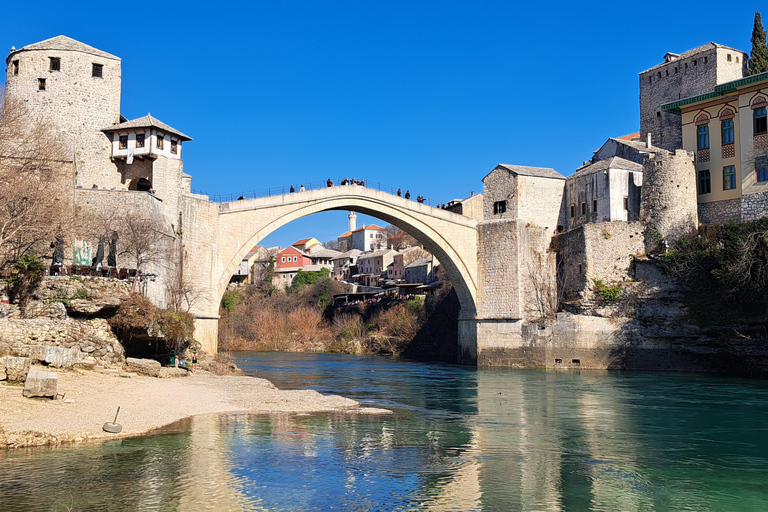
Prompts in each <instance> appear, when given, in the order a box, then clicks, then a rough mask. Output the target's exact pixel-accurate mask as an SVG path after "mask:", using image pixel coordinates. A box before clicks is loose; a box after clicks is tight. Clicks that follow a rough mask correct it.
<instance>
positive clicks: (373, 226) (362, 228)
mask: <svg viewBox="0 0 768 512" xmlns="http://www.w3.org/2000/svg"><path fill="white" fill-rule="evenodd" d="M364 229H376V230H379V231H386V229H384V228H380V227H379V226H377V225H376V224H369V225H368V226H363V227H361V228H357V229H356V230H354V231H353V233H357V232H358V231H362V230H364Z"/></svg>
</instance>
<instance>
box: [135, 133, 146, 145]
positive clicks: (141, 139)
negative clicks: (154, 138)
mask: <svg viewBox="0 0 768 512" xmlns="http://www.w3.org/2000/svg"><path fill="white" fill-rule="evenodd" d="M136 147H137V148H143V147H144V134H143V133H137V134H136Z"/></svg>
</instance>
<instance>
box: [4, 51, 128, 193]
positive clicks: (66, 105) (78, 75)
mask: <svg viewBox="0 0 768 512" xmlns="http://www.w3.org/2000/svg"><path fill="white" fill-rule="evenodd" d="M5 62H6V65H7V68H6V92H5V93H6V101H20V102H24V104H25V105H27V107H28V108H29V110H30V112H29V113H30V114H31V115H33V116H36V117H37V118H39V119H41V120H43V121H46V122H49V123H50V124H51V125H52V126H53V127H54V128H55V129H56V130H57V131H58V132H59V133H61V135H62V136H63V137H64V141H65V143H66V145H67V150H68V151H70V152H71V154H72V156H73V159H74V167H75V171H76V184H77V185H79V186H83V187H92V186H93V185H97V186H98V187H100V188H101V187H107V188H111V187H119V185H120V175H119V173H118V172H117V168H116V166H115V164H114V163H113V162H112V161H111V159H110V150H111V145H110V139H109V137H108V136H107V135H106V134H105V133H103V132H102V131H101V130H102V129H103V128H105V127H107V126H111V125H113V124H115V123H118V122H119V121H120V84H121V69H120V58H118V57H116V56H114V55H111V54H109V53H107V52H103V51H101V50H98V49H96V48H93V47H92V46H88V45H87V44H84V43H81V42H79V41H75V40H74V39H71V38H69V37H66V36H56V37H53V38H51V39H47V40H45V41H41V42H39V43H35V44H31V45H28V46H25V47H23V48H20V49H18V50H16V49H12V50H11V52H10V54H9V55H8V57H7V58H6V61H5Z"/></svg>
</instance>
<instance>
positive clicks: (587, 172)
mask: <svg viewBox="0 0 768 512" xmlns="http://www.w3.org/2000/svg"><path fill="white" fill-rule="evenodd" d="M565 183H566V200H565V201H566V205H567V211H566V215H567V219H568V220H567V229H569V230H570V229H574V228H576V227H578V226H581V225H582V224H585V223H587V222H612V221H617V220H619V221H625V222H631V221H634V220H637V219H638V218H639V216H640V188H641V186H642V184H643V166H642V165H641V164H638V163H636V162H633V161H630V160H625V159H623V158H621V157H618V156H614V157H611V158H609V159H607V160H599V161H597V162H593V163H592V162H590V163H587V164H586V165H584V166H583V167H581V168H579V169H577V170H576V172H575V173H574V174H572V175H571V176H568V178H567V179H566V181H565Z"/></svg>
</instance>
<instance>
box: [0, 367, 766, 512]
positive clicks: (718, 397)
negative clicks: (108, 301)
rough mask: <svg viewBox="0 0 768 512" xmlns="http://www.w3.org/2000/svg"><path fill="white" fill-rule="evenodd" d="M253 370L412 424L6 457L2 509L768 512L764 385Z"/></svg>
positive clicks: (212, 422)
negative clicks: (764, 510) (765, 509)
mask: <svg viewBox="0 0 768 512" xmlns="http://www.w3.org/2000/svg"><path fill="white" fill-rule="evenodd" d="M243 366H244V367H245V368H246V369H247V370H248V371H251V372H252V371H258V372H259V374H260V375H261V376H266V377H269V378H271V379H273V380H275V382H276V384H277V385H278V386H280V387H292V388H302V387H315V388H318V389H320V390H322V391H323V392H337V393H341V394H345V395H348V396H352V397H354V398H357V399H365V400H367V401H369V402H370V403H372V404H375V405H377V406H385V407H390V408H392V409H393V410H394V411H395V412H394V414H393V415H390V416H362V415H361V416H355V415H349V414H325V415H271V416H270V415H224V416H203V417H199V418H193V419H189V420H185V421H183V422H180V423H178V424H176V425H174V426H172V427H169V428H166V429H163V430H162V431H161V433H160V434H159V435H156V436H152V437H147V438H137V439H127V440H123V441H122V442H119V443H105V444H90V445H85V446H81V447H76V448H59V449H51V450H31V451H25V452H21V451H10V452H5V453H2V454H0V486H1V487H2V491H3V492H2V493H0V510H4V511H5V510H9V511H16V510H36V509H47V508H53V509H56V507H58V508H62V507H63V506H64V505H67V506H69V505H70V503H71V502H70V499H71V498H70V494H69V492H70V491H72V492H73V495H74V502H75V504H76V505H77V506H76V507H75V509H83V508H85V509H87V508H88V507H89V506H90V507H92V508H93V507H99V506H102V505H104V504H108V503H112V502H119V503H122V504H125V505H126V508H131V507H134V508H136V507H138V508H140V509H159V510H164V509H173V510H241V509H242V510H261V509H264V510H329V509H331V508H336V509H339V510H413V509H419V510H630V511H631V510H732V509H737V508H738V509H742V510H748V509H753V510H758V509H760V508H761V506H762V504H764V503H765V502H767V501H768V442H767V441H766V440H765V438H764V435H763V433H764V425H765V424H766V423H768V407H766V406H767V405H768V397H766V394H765V393H764V386H762V385H761V384H760V383H755V382H750V381H738V380H725V379H716V378H710V377H700V376H689V375H663V374H620V373H607V372H589V373H586V372H585V373H582V374H579V373H570V372H569V373H554V372H540V371H515V370H507V369H479V370H478V369H472V368H466V367H456V366H448V365H439V364H434V365H433V364H419V363H398V362H393V361H389V360H384V359H375V358H356V357H342V356H331V355H323V354H259V355H255V354H246V358H245V359H244V360H243ZM289 367H290V368H292V371H286V369H287V368H289ZM94 475H99V477H98V478H95V477H94ZM54 505H55V506H54Z"/></svg>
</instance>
